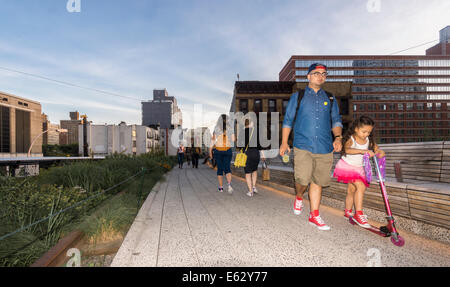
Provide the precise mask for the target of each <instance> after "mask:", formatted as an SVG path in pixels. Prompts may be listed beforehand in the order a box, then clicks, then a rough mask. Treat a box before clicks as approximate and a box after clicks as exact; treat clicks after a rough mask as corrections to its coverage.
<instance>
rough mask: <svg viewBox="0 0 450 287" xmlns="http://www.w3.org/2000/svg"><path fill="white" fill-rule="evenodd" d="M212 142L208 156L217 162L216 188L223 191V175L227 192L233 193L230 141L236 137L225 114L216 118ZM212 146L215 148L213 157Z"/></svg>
mask: <svg viewBox="0 0 450 287" xmlns="http://www.w3.org/2000/svg"><path fill="white" fill-rule="evenodd" d="M211 140H212V144H211V147H210V148H209V156H210V158H211V159H212V158H214V160H215V161H216V163H217V180H218V182H219V186H218V188H217V190H218V191H219V192H223V177H224V176H225V177H226V180H227V183H228V193H230V194H232V193H233V187H232V186H231V166H230V165H231V158H232V156H233V153H232V149H231V147H232V143H233V142H235V141H236V137H235V135H234V133H233V131H232V130H231V127H230V119H229V117H228V116H227V115H225V114H222V115H221V116H220V117H219V119H218V120H217V124H216V127H215V128H214V132H213V136H212V139H211ZM213 148H215V149H216V150H215V152H214V157H213Z"/></svg>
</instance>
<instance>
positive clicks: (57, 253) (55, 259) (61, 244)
mask: <svg viewBox="0 0 450 287" xmlns="http://www.w3.org/2000/svg"><path fill="white" fill-rule="evenodd" d="M83 237H84V233H83V232H81V231H80V230H75V231H72V232H71V233H69V234H68V235H67V236H65V237H64V238H62V239H60V240H59V241H58V243H57V244H56V245H55V246H53V247H52V248H50V250H49V251H47V252H46V253H45V254H44V255H43V256H42V257H41V258H39V259H38V260H37V261H36V262H34V263H33V264H32V265H31V266H30V267H56V266H60V265H61V264H62V262H64V261H65V259H66V257H67V256H66V252H67V250H69V249H70V248H73V247H76V246H77V245H78V244H79V243H80V242H81V240H82V239H83Z"/></svg>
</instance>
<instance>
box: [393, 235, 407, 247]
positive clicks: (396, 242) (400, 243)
mask: <svg viewBox="0 0 450 287" xmlns="http://www.w3.org/2000/svg"><path fill="white" fill-rule="evenodd" d="M391 242H392V243H393V244H394V245H395V246H398V247H402V246H403V245H405V239H403V237H401V236H400V235H398V236H397V240H395V238H394V237H391Z"/></svg>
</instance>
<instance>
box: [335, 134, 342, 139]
mask: <svg viewBox="0 0 450 287" xmlns="http://www.w3.org/2000/svg"><path fill="white" fill-rule="evenodd" d="M337 138H340V139H342V135H338V136H335V137H334V139H337Z"/></svg>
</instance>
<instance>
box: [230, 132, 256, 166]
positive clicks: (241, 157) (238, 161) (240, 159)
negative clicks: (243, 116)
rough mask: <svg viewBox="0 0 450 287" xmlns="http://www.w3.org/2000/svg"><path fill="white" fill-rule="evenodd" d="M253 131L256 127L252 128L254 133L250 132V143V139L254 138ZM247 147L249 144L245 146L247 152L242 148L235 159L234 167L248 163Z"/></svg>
mask: <svg viewBox="0 0 450 287" xmlns="http://www.w3.org/2000/svg"><path fill="white" fill-rule="evenodd" d="M253 131H254V129H252V133H251V134H250V137H249V139H248V143H250V139H251V138H252V135H253ZM247 149H248V144H247V146H246V147H245V152H242V149H241V152H240V153H238V154H237V155H236V158H235V159H234V167H245V165H246V164H247V155H246V154H245V153H246V152H247Z"/></svg>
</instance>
